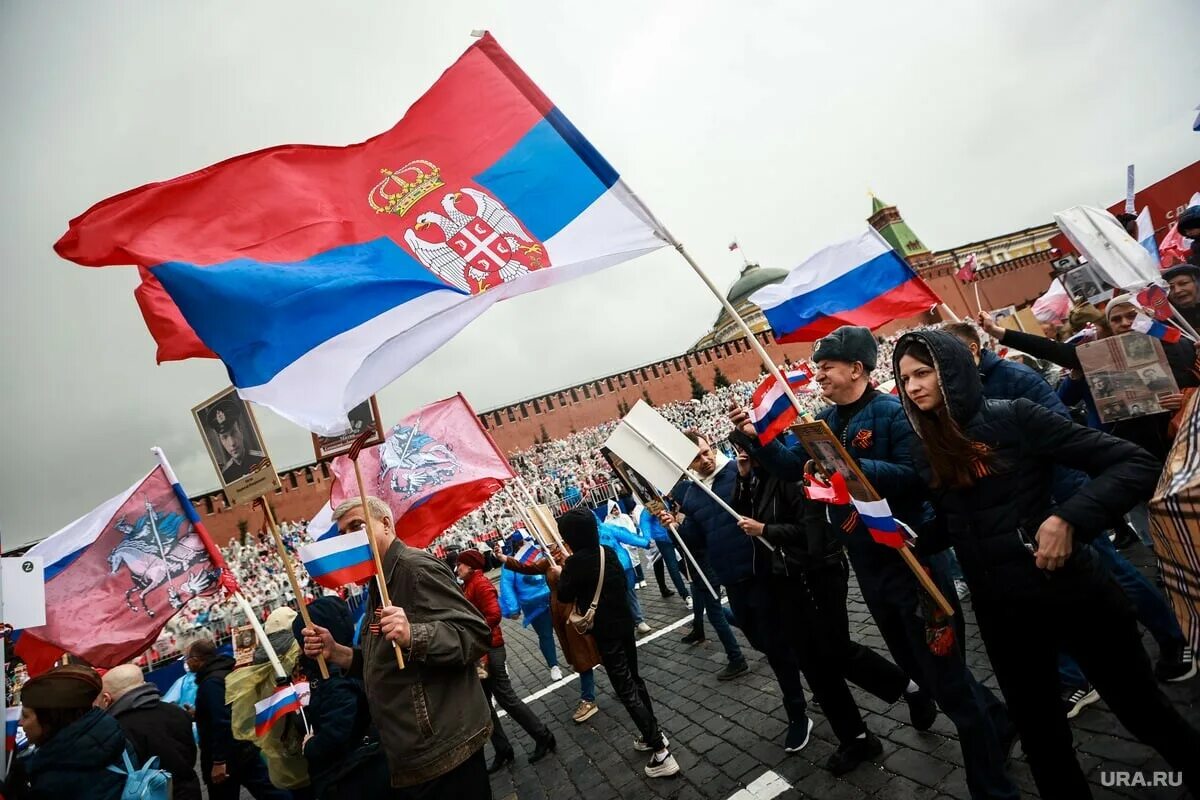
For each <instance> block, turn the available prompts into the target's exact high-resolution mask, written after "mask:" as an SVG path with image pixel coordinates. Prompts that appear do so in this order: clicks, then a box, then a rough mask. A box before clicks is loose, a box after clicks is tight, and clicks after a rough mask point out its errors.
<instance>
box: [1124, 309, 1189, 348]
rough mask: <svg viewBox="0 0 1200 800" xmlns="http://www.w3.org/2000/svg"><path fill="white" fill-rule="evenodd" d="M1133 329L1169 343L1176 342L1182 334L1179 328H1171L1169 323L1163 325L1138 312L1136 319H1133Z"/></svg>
mask: <svg viewBox="0 0 1200 800" xmlns="http://www.w3.org/2000/svg"><path fill="white" fill-rule="evenodd" d="M1133 329H1134V330H1135V331H1137V332H1138V333H1144V334H1146V335H1147V336H1153V337H1154V338H1155V339H1162V340H1163V341H1164V342H1167V343H1168V344H1170V343H1171V342H1178V341H1179V339H1180V337H1182V336H1183V334H1182V333H1180V332H1179V328H1172V327H1171V326H1170V325H1164V324H1162V323H1161V322H1159V321H1158V320H1156V319H1153V318H1151V317H1147V316H1146V315H1145V314H1138V315H1137V319H1135V320H1134V321H1133Z"/></svg>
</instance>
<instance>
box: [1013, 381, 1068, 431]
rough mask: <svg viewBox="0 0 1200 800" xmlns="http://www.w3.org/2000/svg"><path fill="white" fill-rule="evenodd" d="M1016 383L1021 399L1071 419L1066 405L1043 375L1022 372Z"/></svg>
mask: <svg viewBox="0 0 1200 800" xmlns="http://www.w3.org/2000/svg"><path fill="white" fill-rule="evenodd" d="M1016 383H1017V389H1018V392H1019V394H1018V396H1019V397H1026V398H1028V399H1030V400H1032V401H1033V402H1035V403H1037V404H1038V405H1039V406H1042V407H1043V408H1048V409H1050V410H1051V411H1053V412H1054V413H1055V414H1058V415H1059V416H1060V417H1067V418H1068V419H1070V417H1071V412H1070V411H1068V410H1067V407H1066V405H1064V404H1063V401H1062V400H1061V399H1060V398H1059V396H1058V395H1057V394H1055V393H1054V389H1052V388H1051V387H1050V384H1048V383H1046V379H1045V378H1043V377H1042V376H1041V375H1038V374H1037V373H1035V372H1022V373H1021V374H1020V375H1018V376H1016Z"/></svg>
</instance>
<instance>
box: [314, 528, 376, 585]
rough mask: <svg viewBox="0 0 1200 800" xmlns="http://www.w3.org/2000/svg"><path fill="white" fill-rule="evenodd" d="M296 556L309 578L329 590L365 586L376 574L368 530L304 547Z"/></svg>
mask: <svg viewBox="0 0 1200 800" xmlns="http://www.w3.org/2000/svg"><path fill="white" fill-rule="evenodd" d="M296 554H297V555H298V556H300V561H301V563H303V564H304V568H305V569H306V570H308V575H309V577H310V578H312V579H313V580H314V581H316V582H317V583H319V584H320V585H322V586H324V587H325V588H326V589H340V588H341V587H343V586H345V585H346V584H348V583H362V582H363V581H365V580H367V579H368V578H370V577H371V576H372V575H374V574H375V559H374V557H373V556H372V555H371V546H370V544H369V543H368V542H367V534H366V532H365V531H358V532H356V533H343V534H341V535H340V536H331V537H329V538H327V539H321V540H320V541H316V542H313V543H312V544H306V545H301V546H300V547H299V548H298V549H297V551H296Z"/></svg>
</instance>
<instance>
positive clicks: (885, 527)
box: [850, 497, 908, 549]
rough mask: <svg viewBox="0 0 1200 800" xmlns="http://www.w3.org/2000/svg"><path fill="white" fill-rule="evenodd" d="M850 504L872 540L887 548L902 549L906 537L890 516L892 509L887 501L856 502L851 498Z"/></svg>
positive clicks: (897, 522)
mask: <svg viewBox="0 0 1200 800" xmlns="http://www.w3.org/2000/svg"><path fill="white" fill-rule="evenodd" d="M850 502H851V503H853V504H854V510H855V511H857V512H858V516H859V519H861V520H862V522H863V524H864V525H866V526H867V530H868V531H870V533H871V538H872V539H874V540H875V541H876V542H878V543H879V544H883V545H887V546H888V547H894V548H896V549H900V548H901V547H904V545H905V543H906V542H907V541H908V536H907V534H906V532H905V530H904V528H903V527H902V526H901V524H900V522H899V521H897V519H896V518H895V517H894V516H892V508H891V506H889V505H888V501H887V500H858V499H855V498H853V497H851V498H850Z"/></svg>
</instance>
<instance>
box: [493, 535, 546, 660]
mask: <svg viewBox="0 0 1200 800" xmlns="http://www.w3.org/2000/svg"><path fill="white" fill-rule="evenodd" d="M507 550H508V554H509V555H511V556H512V557H513V558H514V559H516V560H517V561H519V562H520V563H522V564H532V563H534V562H536V561H539V560H541V559H543V558H545V555H546V554H545V553H543V552H542V549H541V548H540V547H538V546H537V544H536V543H535V542H534V541H533V538H532V537H531V536H529V534H527V533H525V532H524V531H521V530H516V531H513V533H512V535H511V536H509V537H508V541H507ZM497 558H499V556H497ZM500 566H501V569H500V589H499V590H500V614H501V615H502V616H504V617H505V618H507V619H517V618H519V617H522V616H524V619H523V620H522V625H524V626H525V627H527V628H528V627H529V626H531V625H532V626H533V630H534V632H536V633H537V637H538V649H539V650H541V651H542V657H543V658H545V659H546V666H547V667H549V668H550V680H552V681H556V680H559V679H560V678H562V670H560V669H559V668H558V652H557V650H556V649H555V647H554V624H553V621H552V620H551V615H550V587H549V586H548V585H547V583H546V576H545V575H542V574H540V573H538V574H533V575H525V574H522V573H519V572H516V571H514V570H512V569H510V568H508V567H506V566H505V564H504V562H503V560H502V561H501V565H500Z"/></svg>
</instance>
